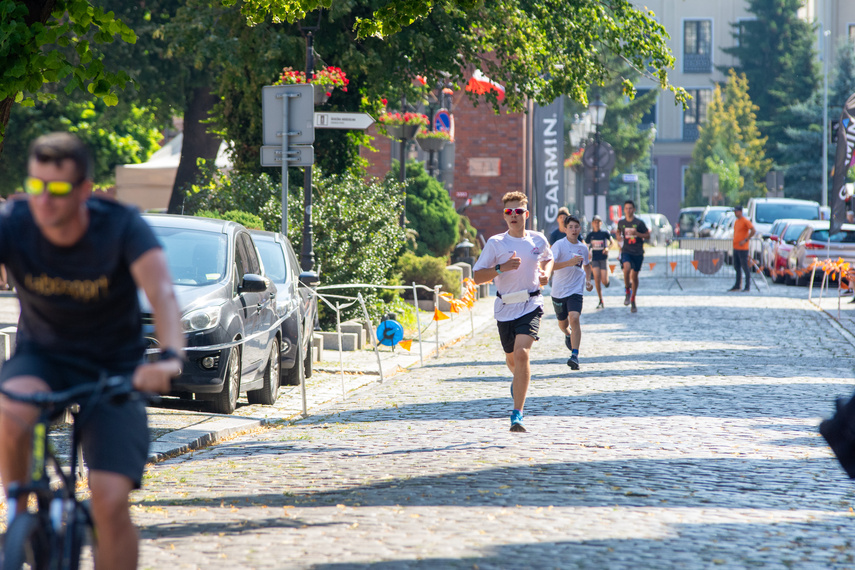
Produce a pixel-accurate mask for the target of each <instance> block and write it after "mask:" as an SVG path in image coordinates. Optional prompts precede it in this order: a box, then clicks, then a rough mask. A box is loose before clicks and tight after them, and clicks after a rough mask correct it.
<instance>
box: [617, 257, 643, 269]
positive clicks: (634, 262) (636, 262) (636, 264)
mask: <svg viewBox="0 0 855 570" xmlns="http://www.w3.org/2000/svg"><path fill="white" fill-rule="evenodd" d="M620 263H621V265H623V264H624V263H629V268H630V269H632V270H633V271H635V272H638V271H641V264H642V263H644V254H641V255H633V254H631V253H622V254H620Z"/></svg>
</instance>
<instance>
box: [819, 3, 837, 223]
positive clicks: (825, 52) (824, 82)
mask: <svg viewBox="0 0 855 570" xmlns="http://www.w3.org/2000/svg"><path fill="white" fill-rule="evenodd" d="M827 4H828V2H826V5H827ZM826 10H827V8H826ZM826 15H827V14H823V18H822V20H823V22H822V28H823V30H822V70H823V71H822V162H821V164H822V200H821V201H822V206H823V207H827V206H828V46H827V44H828V36H829V34H831V32H830V31H829V30H826V29H825V24H826V22H827V20H826V19H825V17H826ZM837 144H840V141H838V143H837Z"/></svg>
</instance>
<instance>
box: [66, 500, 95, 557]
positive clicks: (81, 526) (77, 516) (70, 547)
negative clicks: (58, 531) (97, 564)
mask: <svg viewBox="0 0 855 570" xmlns="http://www.w3.org/2000/svg"><path fill="white" fill-rule="evenodd" d="M91 521H92V519H91V518H90V516H89V512H88V510H87V509H86V506H85V504H79V505H77V508H76V509H74V512H73V513H72V515H71V517H69V521H68V525H67V526H66V530H65V548H66V551H65V553H64V556H63V558H64V559H65V560H64V564H63V565H62V567H63V568H68V570H78V569H79V568H80V555H81V553H82V552H83V547H84V546H85V545H86V544H87V543H88V542H89V537H90V536H91V535H92V522H91Z"/></svg>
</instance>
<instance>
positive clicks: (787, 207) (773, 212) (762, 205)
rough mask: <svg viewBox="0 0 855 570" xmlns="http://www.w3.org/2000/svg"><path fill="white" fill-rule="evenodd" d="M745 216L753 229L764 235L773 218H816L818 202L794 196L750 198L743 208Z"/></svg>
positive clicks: (817, 215) (773, 220)
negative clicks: (797, 198)
mask: <svg viewBox="0 0 855 570" xmlns="http://www.w3.org/2000/svg"><path fill="white" fill-rule="evenodd" d="M745 217H746V218H748V219H749V220H750V221H751V223H752V224H753V225H754V231H756V232H757V234H758V235H760V236H762V237H765V236H766V235H767V234H768V233H769V230H771V229H772V224H774V223H775V220H780V219H782V218H793V219H797V220H818V219H820V216H819V202H814V201H813V200H796V199H795V198H751V199H750V200H748V206H747V207H746V208H745Z"/></svg>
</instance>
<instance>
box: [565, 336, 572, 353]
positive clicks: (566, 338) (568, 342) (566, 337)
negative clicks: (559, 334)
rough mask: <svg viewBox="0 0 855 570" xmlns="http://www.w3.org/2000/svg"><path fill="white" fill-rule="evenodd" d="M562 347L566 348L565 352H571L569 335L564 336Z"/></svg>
mask: <svg viewBox="0 0 855 570" xmlns="http://www.w3.org/2000/svg"><path fill="white" fill-rule="evenodd" d="M564 346H566V347H567V350H573V343H572V342H570V335H569V334H565V335H564Z"/></svg>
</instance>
